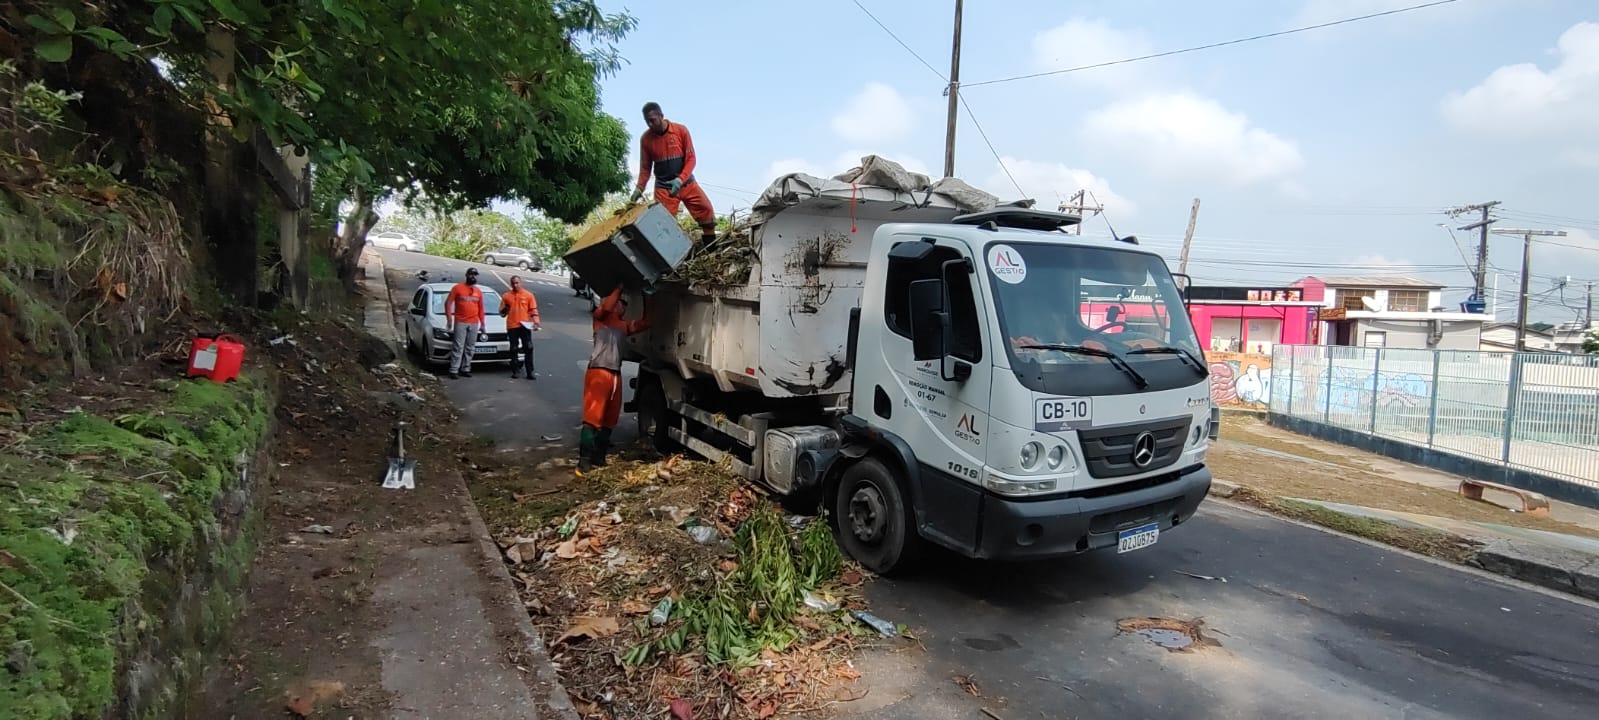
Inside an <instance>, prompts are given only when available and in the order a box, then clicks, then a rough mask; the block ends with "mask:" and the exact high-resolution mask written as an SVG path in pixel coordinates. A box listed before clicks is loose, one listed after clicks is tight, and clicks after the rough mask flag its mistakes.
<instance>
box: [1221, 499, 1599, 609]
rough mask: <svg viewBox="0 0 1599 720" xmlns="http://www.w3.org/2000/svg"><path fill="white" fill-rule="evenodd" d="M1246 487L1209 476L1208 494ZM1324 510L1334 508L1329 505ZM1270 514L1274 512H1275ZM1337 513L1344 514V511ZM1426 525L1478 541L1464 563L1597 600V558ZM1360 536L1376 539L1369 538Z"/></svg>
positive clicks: (1598, 578)
mask: <svg viewBox="0 0 1599 720" xmlns="http://www.w3.org/2000/svg"><path fill="white" fill-rule="evenodd" d="M1246 490H1249V491H1252V492H1253V490H1252V488H1248V487H1246V486H1243V485H1239V484H1238V483H1233V482H1228V481H1226V480H1212V481H1211V485H1210V495H1211V496H1213V497H1217V498H1222V499H1235V500H1236V499H1237V496H1238V495H1239V493H1240V492H1241V491H1246ZM1245 504H1249V503H1245ZM1257 507H1258V506H1257ZM1259 509H1260V510H1261V511H1263V512H1268V513H1270V512H1271V511H1270V510H1269V509H1266V508H1259ZM1328 511H1329V512H1338V511H1337V510H1332V509H1330V508H1329V509H1328ZM1272 514H1273V515H1276V513H1272ZM1340 514H1344V515H1347V514H1348V513H1340ZM1351 517H1354V516H1351ZM1361 517H1366V516H1361ZM1367 519H1372V520H1377V521H1379V522H1384V523H1387V524H1389V525H1393V526H1395V527H1411V526H1408V525H1403V524H1401V523H1398V522H1394V521H1392V520H1389V519H1386V518H1381V517H1369V518H1367ZM1327 529H1328V530H1329V531H1330V532H1335V533H1338V534H1340V535H1342V534H1345V533H1343V532H1341V531H1338V530H1335V529H1332V528H1327ZM1429 529H1432V530H1433V531H1434V532H1438V533H1441V534H1444V535H1452V536H1454V537H1457V538H1460V539H1462V540H1466V541H1470V542H1473V543H1478V544H1479V545H1480V547H1479V548H1478V549H1477V551H1476V552H1475V554H1474V555H1473V556H1472V558H1471V559H1470V560H1468V561H1466V562H1465V563H1463V564H1464V565H1466V566H1468V567H1473V568H1476V569H1478V570H1482V571H1484V572H1488V573H1492V574H1494V575H1498V576H1500V577H1504V578H1509V579H1511V580H1517V581H1520V582H1524V583H1527V584H1530V585H1537V586H1539V587H1543V588H1547V589H1550V590H1554V591H1556V592H1561V593H1566V594H1568V595H1576V596H1577V597H1582V598H1587V599H1589V600H1599V558H1595V557H1593V556H1591V555H1586V554H1583V553H1577V552H1571V551H1567V550H1561V549H1559V548H1552V547H1548V546H1546V545H1540V544H1535V543H1526V542H1517V541H1514V540H1502V539H1488V540H1484V539H1482V538H1473V537H1468V536H1465V535H1461V534H1459V533H1448V532H1444V531H1442V530H1436V529H1433V528H1429ZM1362 539H1364V540H1368V541H1371V542H1378V541H1376V540H1373V539H1372V538H1362ZM1439 559H1441V558H1439Z"/></svg>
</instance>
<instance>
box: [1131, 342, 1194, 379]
mask: <svg viewBox="0 0 1599 720" xmlns="http://www.w3.org/2000/svg"><path fill="white" fill-rule="evenodd" d="M1127 354H1128V355H1176V356H1177V357H1180V358H1182V359H1183V362H1185V363H1187V364H1188V365H1189V366H1191V367H1193V368H1194V369H1195V370H1198V371H1199V373H1200V374H1201V375H1203V374H1205V373H1206V372H1208V371H1207V370H1206V369H1205V366H1204V364H1203V363H1201V362H1199V358H1196V357H1194V354H1193V353H1191V352H1188V351H1187V350H1184V349H1182V348H1180V347H1176V346H1173V345H1162V346H1160V347H1152V348H1139V349H1137V350H1129V351H1127Z"/></svg>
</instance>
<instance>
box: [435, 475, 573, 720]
mask: <svg viewBox="0 0 1599 720" xmlns="http://www.w3.org/2000/svg"><path fill="white" fill-rule="evenodd" d="M461 485H462V487H463V488H465V487H466V483H465V482H464V480H463V482H462V483H461ZM461 506H462V507H463V508H464V509H465V511H466V515H467V519H468V520H469V521H470V522H471V524H472V536H473V537H474V538H476V539H477V546H478V551H479V552H481V553H482V554H483V563H484V565H485V569H486V570H487V571H488V573H489V575H490V577H491V578H492V579H493V581H494V582H493V583H491V584H493V585H494V586H496V587H497V588H498V590H497V592H499V593H501V594H502V595H503V596H504V597H503V598H502V599H503V601H504V602H505V603H506V605H507V606H508V607H510V608H511V609H512V610H513V612H512V613H511V615H512V616H513V617H514V618H515V620H514V621H513V622H514V623H515V625H516V633H517V634H518V635H520V636H521V638H522V649H523V651H524V652H526V653H527V656H528V660H529V662H528V663H527V665H528V667H527V672H528V674H529V676H530V677H529V678H528V684H529V685H530V686H531V687H533V688H534V690H535V693H536V694H537V695H538V696H539V697H537V698H535V699H537V700H542V701H543V703H544V706H545V707H548V708H549V709H550V710H551V711H553V712H554V713H555V716H556V717H558V718H560V719H561V720H579V716H578V713H577V708H576V707H575V706H574V705H572V698H571V697H570V696H569V695H567V693H566V686H564V685H562V684H561V678H560V675H559V674H558V673H557V672H556V670H555V663H554V661H552V660H550V653H549V649H548V648H546V647H545V646H544V640H543V639H542V638H540V637H539V634H538V631H537V630H535V629H534V628H533V621H532V620H530V619H528V615H527V612H526V611H525V610H522V608H523V605H522V598H521V596H520V595H518V594H517V592H516V584H515V581H514V580H512V579H511V573H510V571H509V570H506V569H505V561H504V560H503V559H501V557H500V549H499V547H498V546H497V545H495V544H494V538H493V536H492V535H490V534H489V528H488V525H487V524H486V523H484V522H483V515H482V513H480V512H478V509H477V503H474V502H472V492H471V489H470V488H467V492H466V493H465V494H463V495H462V497H461Z"/></svg>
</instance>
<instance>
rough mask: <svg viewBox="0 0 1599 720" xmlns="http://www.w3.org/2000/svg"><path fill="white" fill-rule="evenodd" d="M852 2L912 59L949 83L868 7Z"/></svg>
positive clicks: (854, 0) (852, 0)
mask: <svg viewBox="0 0 1599 720" xmlns="http://www.w3.org/2000/svg"><path fill="white" fill-rule="evenodd" d="M850 1H851V2H853V3H855V7H858V8H860V9H861V12H863V13H866V17H869V18H871V19H872V22H874V23H877V26H878V27H880V28H882V29H883V32H886V33H888V36H889V37H891V38H894V42H897V43H899V46H900V47H902V48H905V52H908V53H910V54H911V57H913V58H916V60H917V61H919V62H921V64H922V65H924V66H926V67H927V69H928V70H931V71H932V72H933V74H934V75H937V76H938V79H940V80H943V81H945V82H949V80H948V79H946V78H945V77H944V73H941V72H939V71H938V68H935V67H933V64H932V63H930V62H927V61H926V60H923V59H922V56H921V55H918V54H916V51H915V50H912V49H911V46H909V45H906V44H905V41H904V40H901V39H899V36H898V35H895V34H894V31H893V30H890V29H888V26H887V25H884V24H883V21H882V20H878V19H877V16H876V15H873V14H872V11H870V10H867V9H866V6H865V5H862V4H861V2H860V0H850Z"/></svg>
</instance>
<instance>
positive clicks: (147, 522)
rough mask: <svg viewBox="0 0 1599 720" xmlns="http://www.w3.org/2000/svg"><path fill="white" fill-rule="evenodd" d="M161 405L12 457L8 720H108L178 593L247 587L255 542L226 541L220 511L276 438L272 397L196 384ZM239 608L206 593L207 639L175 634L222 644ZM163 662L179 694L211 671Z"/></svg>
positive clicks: (1, 556)
mask: <svg viewBox="0 0 1599 720" xmlns="http://www.w3.org/2000/svg"><path fill="white" fill-rule="evenodd" d="M157 395H158V396H159V397H158V398H156V399H155V400H154V402H153V403H152V404H151V405H150V406H147V407H148V409H147V410H145V411H143V412H135V413H129V414H125V415H121V416H117V417H99V416H96V415H92V414H89V413H85V412H74V413H69V414H67V415H66V416H64V417H63V418H61V419H60V420H58V421H56V422H53V423H49V424H47V425H43V426H35V427H32V428H28V429H27V431H26V434H23V435H22V438H23V439H22V441H21V442H20V443H17V444H14V445H12V446H10V447H8V448H6V449H4V450H0V583H3V584H4V586H3V587H0V655H3V656H4V659H5V662H6V664H7V665H8V667H9V671H0V708H6V713H5V714H6V717H8V718H18V719H19V720H35V719H43V718H68V717H100V716H101V715H102V714H103V713H104V712H105V710H106V709H108V708H111V707H112V706H113V705H114V704H115V703H116V702H117V701H118V696H119V692H121V691H125V690H126V689H125V688H119V678H118V670H119V667H121V664H122V663H124V662H125V661H126V660H127V659H128V658H129V656H130V655H132V654H134V653H137V652H140V651H147V650H148V647H149V646H148V642H149V638H148V636H149V634H150V633H152V632H153V633H155V634H156V635H158V636H159V635H161V634H162V632H161V631H162V629H163V625H164V624H167V623H168V620H169V618H170V617H171V616H172V614H173V613H174V612H175V611H177V610H178V608H177V607H176V603H177V602H178V600H179V599H180V598H182V597H183V595H184V593H183V588H182V587H181V586H180V585H181V583H180V582H179V580H178V579H187V578H189V576H190V575H192V574H194V573H195V571H196V569H202V568H203V569H205V570H204V571H205V573H206V574H207V575H211V574H214V575H215V576H216V577H214V578H210V579H211V580H212V583H211V584H210V586H209V587H202V588H200V589H201V590H202V591H208V590H212V589H213V588H226V587H228V586H232V587H236V586H237V584H238V583H239V582H240V581H241V580H242V577H243V573H244V567H243V563H244V559H245V558H248V557H249V555H248V547H247V546H248V544H249V543H250V542H252V540H253V539H252V537H251V536H250V534H249V533H248V532H244V533H229V532H225V528H223V527H222V522H221V520H219V513H218V510H217V508H218V507H219V505H220V503H219V502H218V500H219V496H220V495H222V494H223V492H224V491H225V490H228V489H232V488H233V487H235V486H237V485H238V484H239V474H240V463H241V460H244V461H248V459H249V458H251V457H253V455H254V454H255V451H256V449H257V446H258V445H259V443H260V442H261V441H262V439H263V437H264V436H265V433H266V431H267V427H268V423H269V421H270V418H271V414H272V412H271V407H272V404H271V397H270V392H269V391H268V389H267V384H266V383H265V382H264V381H263V380H262V379H261V378H259V377H255V378H244V379H241V381H240V382H238V383H234V384H230V385H227V386H222V385H215V384H212V383H209V382H204V381H186V382H181V383H171V384H167V385H165V386H164V391H161V392H158V393H157ZM228 535H233V538H232V539H231V541H230V539H229V538H228V537H227V536H228ZM68 537H70V538H71V541H70V542H66V541H65V539H66V538H68ZM212 569H216V570H218V572H215V573H212V572H211V570H212ZM227 598H228V593H226V592H206V597H205V602H204V605H203V610H202V612H201V613H200V617H196V618H193V619H194V620H195V621H196V622H194V623H193V624H194V625H197V626H198V627H187V628H184V627H180V628H177V631H178V632H179V633H181V634H183V635H184V636H186V637H191V638H193V637H200V638H202V639H203V638H204V637H205V636H206V635H214V634H215V633H216V632H217V631H218V629H219V628H220V627H221V626H222V625H223V624H224V622H225V621H226V619H227V618H226V617H222V616H225V615H230V614H231V611H232V608H231V603H230V602H229V601H228V600H227ZM179 624H180V625H181V624H183V623H179ZM168 629H169V630H170V629H171V628H168ZM179 644H180V645H181V644H183V643H179ZM141 646H142V647H141ZM155 660H156V664H157V665H158V666H160V665H163V664H165V667H161V668H159V672H170V673H174V675H175V677H176V678H177V679H178V681H180V682H181V681H182V676H183V675H185V674H188V673H192V672H194V671H196V670H198V668H197V667H187V666H189V665H194V664H197V662H198V661H199V658H156V659H155ZM174 666H176V667H174ZM169 692H170V689H169ZM170 700H171V698H144V699H142V700H141V701H140V704H141V705H146V706H151V705H152V704H153V706H156V707H159V705H160V704H161V703H162V702H163V701H170Z"/></svg>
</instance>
